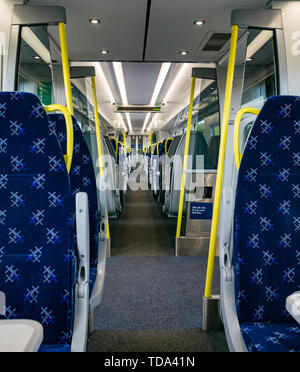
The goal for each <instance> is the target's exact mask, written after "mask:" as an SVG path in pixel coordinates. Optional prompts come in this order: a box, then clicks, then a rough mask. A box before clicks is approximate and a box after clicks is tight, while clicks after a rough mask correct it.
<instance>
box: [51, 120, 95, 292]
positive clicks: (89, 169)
mask: <svg viewBox="0 0 300 372" xmlns="http://www.w3.org/2000/svg"><path fill="white" fill-rule="evenodd" d="M49 119H50V123H51V124H50V125H51V128H52V129H53V130H55V132H56V134H57V137H58V140H59V143H60V145H61V148H62V150H63V152H64V153H66V148H67V136H66V123H65V119H64V116H63V115H61V114H51V115H49ZM73 128H74V152H73V159H72V165H71V170H70V182H71V188H72V193H73V197H74V198H73V203H74V206H75V201H76V193H78V192H86V193H87V195H88V201H89V217H90V218H89V219H90V268H91V269H93V268H94V269H96V268H97V264H98V244H99V213H98V200H97V188H96V178H95V172H94V166H93V161H92V158H91V155H90V151H89V149H88V146H87V144H86V142H85V139H84V137H83V134H82V132H81V129H80V127H79V125H78V123H77V121H76V119H75V118H74V117H73ZM90 273H92V270H90ZM95 280H96V276H94V275H92V274H91V277H90V284H91V285H90V294H91V293H92V290H93V286H94V284H95Z"/></svg>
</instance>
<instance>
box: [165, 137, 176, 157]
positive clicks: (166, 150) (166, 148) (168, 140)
mask: <svg viewBox="0 0 300 372" xmlns="http://www.w3.org/2000/svg"><path fill="white" fill-rule="evenodd" d="M170 141H174V139H173V138H167V139H166V143H165V154H166V155H168V153H169V152H168V143H169V142H170Z"/></svg>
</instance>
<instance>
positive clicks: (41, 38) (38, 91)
mask: <svg viewBox="0 0 300 372" xmlns="http://www.w3.org/2000/svg"><path fill="white" fill-rule="evenodd" d="M52 80H53V79H52V69H51V57H50V43H49V35H48V32H47V27H46V26H35V27H23V28H22V32H21V46H20V55H19V69H18V90H19V91H21V92H29V93H33V94H35V95H37V96H38V97H39V99H40V100H41V102H42V103H43V104H44V105H50V104H51V103H52V101H53V98H52V97H53V85H52Z"/></svg>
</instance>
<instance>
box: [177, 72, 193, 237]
mask: <svg viewBox="0 0 300 372" xmlns="http://www.w3.org/2000/svg"><path fill="white" fill-rule="evenodd" d="M195 86H196V78H195V77H193V78H192V86H191V97H190V107H189V116H188V122H187V132H186V139H185V150H184V160H183V167H182V177H181V191H180V200H179V210H178V220H177V232H176V237H177V238H180V234H181V223H182V211H183V203H184V194H185V181H186V173H185V171H186V170H187V165H188V155H189V148H190V137H191V127H192V118H193V106H194V95H195Z"/></svg>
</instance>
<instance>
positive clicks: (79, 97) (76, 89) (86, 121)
mask: <svg viewBox="0 0 300 372" xmlns="http://www.w3.org/2000/svg"><path fill="white" fill-rule="evenodd" d="M72 98H73V106H74V115H75V116H76V118H77V121H78V123H79V125H80V127H81V129H82V131H83V132H88V131H90V130H92V128H94V126H95V125H94V122H95V120H94V109H93V106H92V105H91V104H90V102H89V101H88V99H87V92H86V81H85V79H73V80H72Z"/></svg>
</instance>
